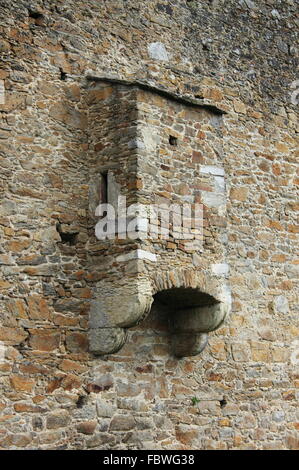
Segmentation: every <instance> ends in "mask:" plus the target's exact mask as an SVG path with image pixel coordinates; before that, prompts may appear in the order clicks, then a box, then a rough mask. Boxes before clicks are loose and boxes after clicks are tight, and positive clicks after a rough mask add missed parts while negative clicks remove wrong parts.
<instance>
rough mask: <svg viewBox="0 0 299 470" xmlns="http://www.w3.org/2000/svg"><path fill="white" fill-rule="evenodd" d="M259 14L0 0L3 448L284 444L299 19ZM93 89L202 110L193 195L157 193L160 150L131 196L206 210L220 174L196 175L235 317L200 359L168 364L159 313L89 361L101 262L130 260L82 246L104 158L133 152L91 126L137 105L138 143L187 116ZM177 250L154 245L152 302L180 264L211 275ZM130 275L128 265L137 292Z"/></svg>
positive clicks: (279, 10) (92, 243)
mask: <svg viewBox="0 0 299 470" xmlns="http://www.w3.org/2000/svg"><path fill="white" fill-rule="evenodd" d="M260 3H261V2H259V3H258V2H253V1H247V0H246V1H243V0H240V1H239V2H235V1H222V0H216V1H215V0H213V1H192V2H190V1H185V0H180V1H179V0H177V1H175V0H173V1H169V2H162V1H160V2H155V1H147V2H136V1H133V0H128V1H125V0H123V1H121V0H119V1H105V2H94V1H86V2H73V1H70V0H68V1H64V2H60V1H57V2H50V1H49V2H47V1H39V2H38V1H32V2H31V3H30V4H29V3H28V2H27V1H23V0H20V1H13V0H2V1H1V2H0V32H1V39H0V51H1V66H0V80H4V86H5V103H4V104H2V105H0V111H1V122H0V138H1V140H0V142H1V149H0V150H1V153H0V167H1V184H0V191H1V207H0V234H1V241H0V263H1V278H0V295H1V306H0V309H1V317H0V318H1V324H0V341H1V342H2V343H1V349H0V354H1V356H0V358H1V360H0V370H1V378H0V383H1V396H0V412H1V415H0V425H1V427H0V436H1V443H0V446H1V448H3V449H13V448H19V449H23V448H26V449H32V448H34V449H36V448H40V449H107V448H108V449H139V448H143V449H144V448H150V449H154V448H157V449H296V448H298V410H297V400H298V391H297V390H298V377H299V376H298V374H299V371H298V348H299V345H298V341H299V340H298V337H299V328H298V312H297V310H296V309H297V306H298V285H297V281H298V260H296V258H295V251H296V247H297V241H298V238H297V237H298V235H297V233H298V226H297V225H296V223H297V220H296V216H297V211H298V203H297V198H296V189H297V187H298V165H297V160H296V158H297V157H296V144H297V141H296V126H297V121H296V86H297V85H296V83H295V81H296V79H297V78H298V77H297V76H296V66H297V65H298V62H297V61H298V51H297V49H296V24H297V21H298V18H297V16H296V5H295V2H294V1H292V0H288V1H284V2H280V1H278V0H276V1H274V0H271V1H270V0H267V1H265V2H262V5H261V4H260ZM103 76H106V77H107V76H110V77H116V78H118V79H124V80H127V81H128V82H129V83H131V82H132V81H135V82H136V81H142V82H143V83H147V84H148V85H150V86H152V87H156V88H159V89H163V90H166V91H168V92H169V93H172V94H175V95H178V96H186V95H188V96H189V97H190V99H196V100H200V101H202V103H204V104H205V105H208V106H210V107H211V108H210V109H209V110H208V109H207V108H203V109H202V110H201V111H200V112H199V114H200V119H198V114H197V115H196V116H195V115H194V114H195V111H194V110H192V111H190V119H189V118H188V117H186V120H189V121H190V122H189V124H188V126H187V127H188V129H187V130H186V129H184V133H183V134H184V138H187V141H184V142H185V145H186V146H187V147H188V145H189V144H188V138H190V142H191V144H192V145H195V146H196V148H191V149H190V150H191V153H190V152H189V150H188V152H186V153H185V154H184V153H182V154H179V155H178V157H181V158H182V161H183V166H182V167H183V168H186V167H185V165H184V162H185V161H186V160H185V158H186V159H187V158H188V157H189V160H188V172H189V173H188V172H187V173H186V175H190V177H193V176H195V174H194V172H195V171H198V175H197V176H198V180H196V181H197V184H198V186H200V187H196V188H195V187H194V188H190V187H189V185H188V184H186V183H185V182H184V181H182V183H180V184H177V185H175V190H174V191H172V189H171V190H170V188H168V189H167V188H166V187H165V181H164V180H163V178H165V180H166V179H167V178H168V175H167V172H169V171H170V172H171V171H172V169H169V168H167V166H169V165H168V162H167V155H168V154H167V153H165V154H164V156H161V154H159V153H158V152H157V153H156V156H155V158H156V162H157V164H159V163H160V165H164V167H161V168H160V169H159V173H158V175H159V176H157V177H151V176H150V175H149V174H148V169H146V168H145V167H144V166H142V165H141V166H139V165H137V157H136V159H135V160H134V158H133V162H132V165H133V166H132V167H131V169H130V171H132V173H133V174H134V173H135V171H136V178H135V176H134V177H132V179H130V178H126V183H127V186H126V189H125V192H126V191H127V192H128V194H131V195H132V198H133V199H134V197H135V196H136V194H137V196H138V197H140V198H143V199H144V200H148V194H150V192H148V193H147V192H146V191H147V190H146V188H147V187H148V186H147V183H149V182H150V183H151V185H156V188H155V193H156V192H157V193H158V192H159V193H161V194H160V195H159V194H157V195H158V197H166V198H167V196H168V197H169V195H170V198H171V199H172V198H173V195H174V194H178V195H179V196H180V197H185V196H186V197H188V196H193V195H195V196H196V197H198V198H199V200H200V201H201V202H203V203H204V204H205V205H206V206H208V204H206V203H207V201H215V199H214V198H213V196H211V195H207V194H208V193H211V194H212V193H213V192H214V191H213V188H214V186H213V185H214V184H215V181H214V176H218V175H211V174H210V173H208V174H203V173H201V172H200V170H201V169H204V168H206V167H208V166H213V167H214V166H217V167H219V165H220V166H221V168H223V170H224V171H225V181H226V188H225V195H226V214H225V221H223V220H222V219H221V215H220V216H219V214H218V216H217V217H218V218H217V219H214V220H213V223H212V224H211V226H210V227H206V228H205V230H207V232H206V237H207V238H213V237H211V233H214V228H213V227H215V226H214V225H213V224H214V223H215V221H216V223H217V224H219V226H218V228H217V230H220V232H221V233H222V236H221V245H219V249H220V248H221V250H223V253H225V263H227V265H228V266H229V271H227V268H225V272H222V274H223V275H224V279H225V280H227V282H228V283H229V285H230V288H231V291H232V313H231V315H230V317H229V319H228V320H227V321H226V323H225V324H224V325H223V326H222V327H221V328H220V329H218V330H217V331H215V332H214V333H211V334H210V335H209V344H208V346H207V347H206V348H205V350H204V351H203V352H202V353H201V355H199V356H194V357H191V358H190V357H189V358H181V359H178V358H176V357H174V356H173V354H172V353H171V348H170V342H171V334H170V332H169V328H168V324H167V316H168V312H164V311H163V309H161V308H159V306H157V303H155V302H154V303H153V307H152V310H151V312H150V315H149V316H148V317H147V318H146V319H145V320H144V321H143V322H142V323H140V325H137V326H135V327H133V328H131V329H129V330H128V331H127V334H128V339H127V342H126V344H125V345H124V346H123V348H122V349H121V350H120V351H119V352H117V353H115V354H111V355H106V356H95V355H94V354H92V353H91V352H89V343H88V330H89V324H88V318H89V313H90V306H91V305H92V301H93V300H94V294H95V292H97V298H101V286H102V285H103V284H102V283H103V282H111V280H112V279H113V277H114V276H115V275H116V279H117V275H118V274H117V273H118V272H119V271H118V267H117V263H116V264H115V257H117V256H121V255H123V254H124V252H125V253H126V252H128V251H134V250H137V249H140V243H137V242H136V241H132V242H131V244H130V246H129V247H128V245H127V241H125V243H115V244H111V242H110V245H109V247H108V250H111V251H110V252H109V251H108V252H107V242H100V241H99V240H97V239H96V237H95V232H94V230H95V223H96V221H97V219H96V218H95V217H94V216H93V214H92V211H93V210H94V208H95V206H96V202H97V201H96V195H97V194H98V187H97V184H98V183H97V174H98V172H101V171H102V168H103V165H104V166H105V164H104V163H103V161H102V160H101V159H102V157H101V158H100V156H101V155H103V154H104V155H106V157H107V165H111V164H112V163H113V164H114V162H115V163H116V164H118V161H117V160H118V157H120V155H121V158H122V162H124V161H125V160H124V159H126V154H125V150H126V149H127V147H126V145H127V143H128V141H130V139H129V137H130V130H128V134H127V135H128V141H126V140H125V139H124V140H123V139H122V138H121V135H122V134H120V133H119V129H118V130H117V129H114V128H113V125H112V127H111V128H110V131H111V132H112V133H114V141H113V142H111V139H108V138H107V135H104V134H103V125H102V123H104V121H105V119H109V120H110V121H111V122H112V123H113V122H114V117H115V116H116V115H118V116H120V118H119V119H120V121H121V119H123V120H124V122H126V123H127V122H130V119H132V123H133V124H134V125H135V119H136V114H135V110H136V108H135V103H136V99H137V98H136V96H137V94H138V96H139V98H138V100H139V103H140V105H139V110H138V112H139V116H140V115H141V114H140V113H142V112H144V119H143V122H144V123H145V125H143V124H141V129H142V128H144V129H145V134H144V133H143V141H144V140H145V141H147V144H146V145H149V146H150V145H151V143H150V142H148V140H149V139H148V136H146V129H147V128H148V124H149V119H152V113H154V114H155V113H156V114H157V115H158V116H159V121H160V122H159V124H157V125H158V128H159V129H162V128H163V129H164V130H165V129H166V124H167V126H169V124H168V123H166V121H165V120H167V117H166V115H167V113H168V112H171V106H174V108H175V113H174V114H175V115H177V112H178V109H179V107H181V108H180V110H181V111H184V110H185V109H186V108H185V105H184V106H183V104H178V103H177V104H173V105H170V104H169V101H168V99H166V98H165V97H164V98H161V97H159V98H154V97H153V96H154V95H153V94H151V93H149V92H148V91H144V90H143V91H142V90H139V91H138V87H137V89H132V90H131V91H130V93H131V97H132V100H133V101H132V103H133V102H134V106H133V107H131V108H129V109H125V112H124V114H123V115H121V109H120V108H119V102H120V100H116V101H115V102H114V105H113V106H109V107H105V106H104V105H103V104H102V103H103V100H104V101H105V98H106V97H107V95H105V93H107V89H108V90H109V86H108V87H107V86H105V87H104V88H103V87H102V86H99V85H98V82H96V83H97V85H96V86H95V88H94V90H93V87H92V84H93V81H92V80H91V79H90V77H103ZM92 90H93V91H92ZM122 92H123V93H124V94H126V93H128V92H127V91H125V89H123V90H122ZM108 93H109V91H108ZM216 109H220V110H222V111H221V112H225V114H224V115H223V117H222V118H221V119H220V118H219V115H218V114H217V115H215V110H216ZM147 110H148V112H147ZM213 110H214V111H213ZM128 111H130V112H128ZM104 112H107V113H108V114H107V115H105V114H104ZM164 112H165V116H164ZM188 112H189V111H188ZM109 113H110V114H109ZM121 116H122V117H121ZM164 119H165V120H164ZM141 121H142V119H141ZM220 121H221V122H220ZM118 122H119V121H118ZM195 122H197V124H198V123H199V128H197V127H196V124H194V125H193V126H192V123H195ZM161 123H163V126H161ZM152 124H153V125H155V124H154V123H152ZM164 126H165V127H164ZM128 127H130V126H127V128H128ZM133 127H134V126H133ZM169 127H170V128H171V129H172V131H171V132H173V131H174V130H175V129H174V128H173V127H172V126H169ZM193 127H194V128H193ZM177 132H178V134H180V132H179V130H178V131H177ZM195 132H196V136H194V135H193V134H194V133H195ZM133 134H134V135H135V131H134V132H133ZM141 134H142V132H141ZM186 134H187V135H186ZM165 135H168V131H167V133H166V134H165ZM98 137H99V138H98ZM177 137H178V138H180V135H178V136H177ZM194 137H195V139H196V140H194ZM190 142H189V143H190ZM109 144H110V149H109V148H108V149H107V148H106V150H105V152H103V145H108V147H109ZM191 144H190V145H191ZM192 145H191V147H192ZM163 146H164V147H163ZM166 146H167V141H165V142H164V144H163V145H161V146H159V149H160V151H163V149H164V150H165V148H166ZM116 149H118V151H117V152H116ZM110 151H111V152H110ZM138 152H140V149H138ZM173 152H174V155H176V154H175V152H176V150H174V151H173ZM129 153H130V156H131V157H132V155H133V157H134V153H133V154H132V149H130V152H129ZM127 156H128V155H127ZM178 157H176V158H178ZM160 158H161V161H160V162H159V159H160ZM128 159H129V156H128ZM162 160H163V161H162ZM178 160H179V158H178ZM127 161H129V160H127ZM172 161H173V160H172ZM215 162H217V164H215ZM177 164H178V163H176V165H177ZM193 164H194V165H197V166H193ZM134 165H136V166H134ZM176 168H179V166H176ZM122 169H123V168H122V167H118V170H117V174H118V175H119V176H117V174H116V175H115V178H116V181H117V179H118V178H120V180H121V178H122ZM128 169H129V166H128ZM157 169H158V167H157ZM178 171H179V170H178ZM145 174H147V178H145V181H142V178H143V177H144V175H145ZM172 177H173V174H172V176H171V178H172ZM181 177H182V173H180V171H179V178H181ZM188 178H189V176H188ZM120 180H118V181H117V184H120V185H121V181H120ZM203 180H204V181H203ZM202 185H205V186H202ZM132 190H133V191H132ZM189 192H190V194H189ZM217 210H218V209H217ZM217 230H216V229H215V231H217ZM209 231H210V233H209ZM212 246H213V245H212ZM180 248H181V247H179V246H178V245H177V244H176V243H173V244H172V245H169V246H163V253H165V258H164V260H165V261H164V263H165V269H164V271H165V273H166V275H165V276H164V277H162V278H161V283H162V287H164V288H166V287H169V284H168V283H170V282H171V277H170V278H169V273H170V272H171V271H172V269H170V268H172V267H173V266H175V265H176V264H177V265H178V268H179V267H181V266H182V264H183V263H184V262H186V263H189V261H187V260H189V258H190V260H191V259H192V265H193V268H192V269H193V272H194V273H196V276H197V275H200V274H201V273H202V272H203V271H204V270H205V269H208V268H209V266H210V265H211V263H213V262H214V264H224V263H222V262H223V259H221V260H219V259H218V258H217V256H216V259H214V260H213V254H212V251H209V250H210V249H209V247H207V248H206V254H207V257H205V256H204V255H205V251H203V253H190V254H188V253H185V252H184V250H182V249H180ZM152 251H153V252H154V250H152ZM158 251H159V250H158ZM138 262H139V261H138ZM139 264H140V263H139ZM143 264H144V265H146V266H148V267H149V268H150V266H151V263H150V262H149V263H148V262H144V263H143ZM133 265H134V266H133ZM135 265H136V263H131V264H130V262H128V263H124V270H125V269H127V270H128V271H129V277H131V278H132V279H134V278H136V270H135ZM159 266H160V267H159V269H161V270H163V268H162V264H160V265H159ZM169 267H170V268H169ZM138 269H139V267H138ZM150 269H153V272H154V270H155V267H153V268H150ZM130 271H131V272H130ZM167 276H168V277H167ZM141 279H142V276H141ZM163 283H165V284H163Z"/></svg>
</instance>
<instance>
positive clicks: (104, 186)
mask: <svg viewBox="0 0 299 470" xmlns="http://www.w3.org/2000/svg"><path fill="white" fill-rule="evenodd" d="M100 198H101V203H102V204H107V203H108V172H107V171H106V172H104V173H101V194H100Z"/></svg>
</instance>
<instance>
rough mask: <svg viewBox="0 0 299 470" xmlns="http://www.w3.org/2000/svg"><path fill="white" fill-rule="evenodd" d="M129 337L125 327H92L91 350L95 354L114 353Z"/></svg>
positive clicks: (90, 332)
mask: <svg viewBox="0 0 299 470" xmlns="http://www.w3.org/2000/svg"><path fill="white" fill-rule="evenodd" d="M126 338H127V333H126V330H124V329H123V328H96V329H95V328H92V329H90V330H89V350H90V352H92V353H94V354H99V355H100V354H113V353H115V352H117V351H119V350H120V348H121V347H122V346H123V345H124V344H125V341H126Z"/></svg>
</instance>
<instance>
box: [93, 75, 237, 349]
mask: <svg viewBox="0 0 299 470" xmlns="http://www.w3.org/2000/svg"><path fill="white" fill-rule="evenodd" d="M90 82H91V83H90V86H89V87H88V93H87V105H88V106H89V116H90V127H89V134H90V139H91V142H92V147H93V148H95V149H97V150H96V152H95V153H96V156H95V163H94V165H93V168H92V174H93V177H92V182H91V190H90V208H91V214H90V215H94V214H95V213H96V211H94V208H95V207H97V206H98V204H100V203H102V204H103V203H108V204H110V205H111V206H112V207H114V208H115V213H117V210H118V204H119V203H118V198H119V197H120V196H121V197H123V198H126V199H125V206H127V205H129V207H128V210H129V208H130V207H131V208H132V207H133V209H134V210H135V211H136V209H138V208H139V212H140V214H137V216H134V214H133V213H132V214H131V217H130V214H129V215H127V214H125V215H124V217H122V218H121V215H120V214H118V219H119V220H117V221H114V220H113V219H109V218H110V214H109V208H108V207H106V205H105V206H104V207H103V209H106V208H107V209H108V212H107V217H105V220H104V221H102V220H101V221H100V222H98V224H97V225H96V232H97V228H98V226H99V225H100V226H105V225H106V223H107V226H108V227H107V231H108V232H109V230H110V232H109V238H108V239H106V240H107V241H106V244H105V245H103V254H102V262H105V260H106V259H107V258H108V259H110V260H111V261H110V262H113V265H114V266H115V267H117V269H116V270H115V273H114V274H113V275H112V274H111V276H110V277H109V278H106V279H103V280H100V281H99V282H98V283H97V284H96V286H95V288H94V292H93V299H92V301H91V309H90V325H89V326H90V335H89V336H90V351H92V352H94V353H96V354H107V353H114V352H116V351H118V350H119V349H120V348H121V347H122V346H123V344H124V342H125V340H126V329H127V328H129V327H133V326H135V325H137V324H138V323H140V322H141V321H142V320H143V319H144V318H145V317H146V316H147V315H148V313H149V312H150V308H151V305H152V302H153V300H154V297H155V299H156V300H155V302H156V304H157V306H158V304H160V306H161V308H164V309H168V311H169V313H168V317H169V323H170V332H171V333H172V334H173V352H174V353H175V354H176V355H179V356H184V355H194V354H196V353H199V352H201V351H202V349H203V347H204V346H205V345H206V340H207V333H208V332H209V331H212V330H215V329H216V328H218V327H219V326H220V325H221V324H222V323H223V321H224V319H225V317H226V315H227V313H228V312H229V310H230V303H231V299H230V291H229V286H228V284H227V282H226V279H225V278H226V277H227V274H228V266H227V264H226V262H225V251H226V250H225V246H226V244H225V243H223V240H225V239H226V230H225V227H226V217H225V215H226V210H225V209H226V191H225V181H224V169H223V165H222V158H223V150H222V131H221V129H222V114H223V111H222V110H221V109H219V108H217V107H216V106H212V105H211V104H205V103H204V102H200V101H199V100H191V99H188V98H183V97H181V96H176V95H174V94H169V93H167V92H165V91H163V90H162V91H161V90H159V89H155V88H153V87H149V86H148V85H145V84H144V83H134V82H133V83H130V82H124V81H119V80H108V79H92V78H91V77H90ZM107 82H108V83H107ZM204 125H209V126H210V133H209V138H208V139H207V140H206V142H205V143H204V144H203V142H202V135H201V134H202V131H201V130H200V129H201V127H202V126H204ZM158 168H160V169H161V170H160V171H157V169H158ZM105 175H106V177H105ZM105 193H106V194H107V197H106V196H105ZM200 202H203V203H204V204H205V206H203V205H200V206H199V207H200V209H201V213H198V214H196V215H197V217H198V219H199V220H198V222H199V224H198V228H197V227H192V226H191V223H190V224H189V225H190V227H187V226H185V227H184V226H183V224H182V219H183V213H184V212H183V208H184V204H185V208H186V205H187V204H188V207H190V214H189V218H191V216H192V211H191V208H192V206H193V207H194V206H195V204H196V203H198V205H199V203H200ZM152 207H156V210H157V208H159V207H160V208H162V212H163V211H164V213H166V215H167V216H168V217H166V219H165V220H164V219H163V214H162V218H161V214H157V217H156V219H157V220H156V223H157V224H158V223H159V226H158V225H157V226H156V227H151V228H156V231H155V232H159V233H153V234H151V233H150V231H149V230H147V228H150V227H147V226H142V222H143V221H144V222H146V218H142V212H143V213H145V215H146V213H147V212H148V211H149V210H150V208H152ZM203 207H205V211H204V213H203ZM125 208H126V207H125ZM168 208H173V209H174V210H173V211H172V212H174V211H176V212H174V214H171V216H172V217H170V214H169V212H170V211H169V210H168ZM131 212H132V211H131ZM133 212H134V211H133ZM193 212H195V211H193ZM137 213H138V210H137ZM178 217H179V218H180V221H177V223H176V218H178ZM193 218H194V217H193ZM106 219H107V221H106ZM208 221H210V223H208ZM123 222H124V228H122V227H119V223H120V224H121V223H123ZM179 222H180V223H179ZM190 222H191V219H190ZM194 222H196V220H194ZM170 223H171V224H172V229H171V230H169V233H168V234H167V236H166V234H165V233H164V232H163V230H164V231H165V230H167V229H168V226H169V224H170ZM110 225H111V227H110ZM132 225H137V228H138V226H139V229H138V230H137V232H136V234H135V233H134V237H132V234H130V226H131V227H132ZM185 225H186V224H185ZM208 225H209V226H208ZM176 226H177V228H176ZM111 230H112V232H113V233H112V232H111ZM123 231H125V232H126V233H122V232H123ZM131 231H132V228H131ZM176 231H177V232H180V233H176ZM119 235H122V237H121V238H119ZM163 235H165V236H163ZM187 235H188V236H187ZM190 237H193V243H192V240H191V238H190ZM99 238H103V240H104V239H105V238H106V237H105V233H104V236H103V237H100V236H99ZM132 240H133V241H134V244H132ZM119 241H121V246H120V245H119ZM196 242H197V243H196ZM198 243H199V245H198ZM219 268H220V270H219ZM157 306H156V308H157Z"/></svg>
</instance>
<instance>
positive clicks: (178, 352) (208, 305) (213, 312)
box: [153, 287, 225, 357]
mask: <svg viewBox="0 0 299 470" xmlns="http://www.w3.org/2000/svg"><path fill="white" fill-rule="evenodd" d="M153 308H154V309H155V310H156V311H159V310H160V311H161V315H163V317H164V318H166V319H167V323H168V328H169V332H170V334H171V347H172V352H173V354H174V355H175V356H177V357H183V356H194V355H197V354H199V353H201V352H202V351H203V349H204V348H205V346H206V345H207V343H208V333H209V332H210V331H213V330H215V329H217V328H219V326H220V325H221V323H222V322H223V321H224V317H225V309H223V304H222V303H221V302H220V301H219V300H217V299H216V298H215V297H213V296H212V295H210V294H207V293H205V292H201V291H200V290H199V289H196V288H191V287H177V288H172V289H164V290H162V291H159V292H157V293H156V294H155V295H154V303H153Z"/></svg>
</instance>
